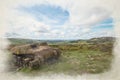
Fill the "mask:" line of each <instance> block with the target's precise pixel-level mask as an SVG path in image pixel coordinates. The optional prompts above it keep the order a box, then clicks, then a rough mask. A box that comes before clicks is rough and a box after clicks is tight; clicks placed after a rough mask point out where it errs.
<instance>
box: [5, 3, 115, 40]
mask: <svg viewBox="0 0 120 80" xmlns="http://www.w3.org/2000/svg"><path fill="white" fill-rule="evenodd" d="M82 7H83V8H82ZM84 7H86V8H85V9H84ZM11 12H12V13H11V14H12V16H11V17H10V19H9V21H8V29H9V30H8V32H6V34H5V35H4V37H9V38H29V39H40V40H59V39H67V40H72V39H89V38H94V37H109V36H110V37H113V36H114V19H113V18H112V16H111V12H110V10H107V9H105V8H103V7H100V6H92V7H90V8H89V7H88V5H81V6H79V4H77V6H74V5H72V2H71V3H66V4H64V5H62V6H61V5H59V4H51V3H45V2H44V3H40V4H37V3H35V4H29V5H26V4H25V5H17V6H15V7H13V8H11Z"/></svg>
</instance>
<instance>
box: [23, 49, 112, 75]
mask: <svg viewBox="0 0 120 80" xmlns="http://www.w3.org/2000/svg"><path fill="white" fill-rule="evenodd" d="M112 58H113V56H112V54H111V53H108V52H100V51H93V50H78V51H63V52H62V56H61V57H60V59H59V61H57V62H56V63H54V64H52V65H51V64H45V65H42V66H41V67H40V68H39V69H36V70H30V69H28V68H24V69H22V70H21V71H22V72H26V73H29V72H31V73H32V72H33V73H34V72H40V73H48V72H52V73H61V72H62V73H66V74H82V73H94V74H95V73H101V72H104V71H107V70H109V69H110V63H111V60H112Z"/></svg>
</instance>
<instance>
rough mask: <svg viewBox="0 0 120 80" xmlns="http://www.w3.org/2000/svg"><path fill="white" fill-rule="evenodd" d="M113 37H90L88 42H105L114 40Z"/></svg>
mask: <svg viewBox="0 0 120 80" xmlns="http://www.w3.org/2000/svg"><path fill="white" fill-rule="evenodd" d="M114 41H115V37H99V38H92V39H89V40H88V41H87V42H88V43H105V42H114Z"/></svg>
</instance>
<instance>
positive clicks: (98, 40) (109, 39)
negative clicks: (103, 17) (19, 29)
mask: <svg viewBox="0 0 120 80" xmlns="http://www.w3.org/2000/svg"><path fill="white" fill-rule="evenodd" d="M8 40H9V41H10V42H11V43H12V44H29V43H40V42H47V43H50V44H56V43H57V44H69V43H104V42H114V41H115V38H114V37H98V38H91V39H86V40H83V39H80V40H34V39H20V38H8Z"/></svg>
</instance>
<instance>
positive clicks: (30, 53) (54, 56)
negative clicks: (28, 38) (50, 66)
mask: <svg viewBox="0 0 120 80" xmlns="http://www.w3.org/2000/svg"><path fill="white" fill-rule="evenodd" d="M10 51H11V52H12V54H13V55H14V58H15V60H16V61H14V62H15V65H16V66H17V67H30V68H33V67H40V66H41V65H43V64H44V63H48V62H52V61H53V60H58V59H59V57H60V54H61V51H60V50H59V49H58V48H52V47H50V46H49V45H48V44H47V43H41V44H26V45H21V46H16V47H13V48H12V49H11V50H10Z"/></svg>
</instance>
